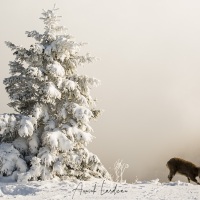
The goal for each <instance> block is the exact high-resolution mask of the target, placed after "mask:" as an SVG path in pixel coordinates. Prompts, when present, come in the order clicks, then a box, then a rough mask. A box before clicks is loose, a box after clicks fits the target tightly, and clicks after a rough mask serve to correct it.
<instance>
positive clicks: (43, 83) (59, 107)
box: [0, 8, 111, 181]
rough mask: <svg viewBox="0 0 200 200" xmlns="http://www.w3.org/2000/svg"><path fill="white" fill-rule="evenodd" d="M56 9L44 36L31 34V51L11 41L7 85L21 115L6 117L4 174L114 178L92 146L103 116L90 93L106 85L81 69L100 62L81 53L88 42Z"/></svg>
mask: <svg viewBox="0 0 200 200" xmlns="http://www.w3.org/2000/svg"><path fill="white" fill-rule="evenodd" d="M56 10H57V9H55V8H53V9H52V10H47V11H44V12H43V13H42V15H43V16H42V18H41V20H42V21H43V22H44V25H45V28H44V29H45V31H44V33H39V32H37V31H30V32H29V31H27V32H26V34H27V36H28V37H32V38H34V39H35V43H34V44H32V45H31V46H30V48H28V49H26V48H24V47H22V46H17V45H15V44H13V43H11V42H6V44H7V46H8V47H9V48H10V49H11V50H12V51H13V55H14V56H15V60H14V61H12V62H10V63H9V66H10V74H11V76H10V77H8V78H5V79H4V84H5V86H6V91H7V92H8V94H9V97H10V99H11V102H10V103H9V106H10V107H12V108H14V110H15V111H16V112H18V113H20V114H3V115H0V163H1V165H0V173H1V174H2V175H4V176H9V175H11V174H12V173H13V172H15V173H16V171H17V173H18V181H28V180H47V179H52V178H55V177H56V176H57V178H60V179H80V180H88V179H90V178H92V177H96V178H105V179H111V177H110V174H109V173H108V172H107V170H106V169H105V168H104V166H103V165H102V163H101V162H100V160H99V159H98V157H97V156H96V155H94V154H92V153H91V152H89V151H88V150H87V148H86V146H87V144H88V143H90V142H91V141H92V139H93V138H94V136H93V135H92V131H93V130H92V128H91V127H90V125H89V123H90V121H91V120H92V119H96V118H97V117H98V115H99V113H100V111H99V110H97V109H96V105H95V102H96V101H95V100H93V98H92V97H91V95H90V90H91V88H92V87H96V86H98V85H99V83H100V81H98V80H97V79H95V78H90V77H88V76H85V75H79V74H78V73H77V68H78V67H79V66H80V65H83V64H85V63H90V62H92V61H93V60H94V58H93V57H91V56H90V55H89V54H86V55H80V48H81V47H82V46H83V45H84V44H83V43H77V42H76V41H75V40H74V39H73V38H72V37H71V36H70V35H69V34H68V33H67V31H66V28H64V27H63V26H60V25H59V18H60V17H59V16H57V15H56ZM3 142H4V143H3Z"/></svg>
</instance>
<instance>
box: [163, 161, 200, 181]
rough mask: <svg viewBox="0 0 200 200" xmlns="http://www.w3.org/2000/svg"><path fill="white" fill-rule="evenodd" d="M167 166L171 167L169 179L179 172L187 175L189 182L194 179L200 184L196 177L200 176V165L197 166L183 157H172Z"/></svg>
mask: <svg viewBox="0 0 200 200" xmlns="http://www.w3.org/2000/svg"><path fill="white" fill-rule="evenodd" d="M167 167H168V168H169V175H168V179H169V181H171V180H172V178H173V177H174V175H175V174H176V173H179V174H182V175H184V176H186V177H187V179H188V182H190V180H192V181H194V182H195V183H197V184H200V183H199V182H198V181H197V179H196V177H197V176H199V178H200V167H197V166H196V165H195V164H193V163H191V162H189V161H186V160H183V159H181V158H171V159H170V160H169V161H168V162H167Z"/></svg>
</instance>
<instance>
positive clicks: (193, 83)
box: [0, 0, 200, 182]
mask: <svg viewBox="0 0 200 200" xmlns="http://www.w3.org/2000/svg"><path fill="white" fill-rule="evenodd" d="M54 3H56V5H57V7H58V8H60V9H59V11H58V15H61V16H62V19H61V24H62V25H64V26H66V27H67V28H68V31H69V33H70V34H72V35H73V36H74V37H75V38H76V40H77V41H80V42H81V41H82V42H88V45H87V46H85V47H84V48H83V52H90V53H91V54H92V55H94V56H97V57H98V58H100V60H99V61H96V62H94V63H93V64H89V65H85V66H84V67H80V68H79V69H80V70H79V72H80V73H84V74H86V75H88V76H94V77H96V78H98V79H100V80H101V82H102V84H101V86H100V87H98V88H95V89H93V91H92V96H93V97H96V98H97V99H98V104H97V106H98V108H100V109H104V110H105V112H104V113H103V115H102V116H101V117H100V118H99V120H98V121H97V122H92V127H93V129H94V133H93V134H94V136H95V137H96V139H94V140H93V142H92V143H91V144H89V145H88V148H89V150H90V151H92V152H93V153H95V154H97V155H98V156H99V158H100V160H101V161H102V163H103V164H104V165H105V167H106V168H107V169H108V170H109V172H111V173H112V174H113V166H114V163H115V162H116V161H117V160H118V159H122V160H123V162H124V163H128V164H129V166H130V167H129V169H128V170H126V172H125V174H124V179H126V180H127V181H128V182H134V181H135V179H136V177H137V178H138V179H139V180H151V179H155V178H159V179H160V180H161V181H167V175H168V169H167V168H166V162H167V161H168V160H169V159H170V158H171V157H175V156H178V157H181V158H184V159H186V160H190V161H192V162H194V163H195V164H197V165H200V145H199V144H200V12H199V10H200V2H199V1H197V0H193V1H187V0H167V1H160V0H151V1H149V0H123V1H122V0H118V1H116V0H109V1H107V0H101V1H99V0H96V1H94V0H84V1H78V0H54V1H53V0H43V1H34V0H20V1H13V0H2V1H1V7H0V10H1V12H0V24H1V26H0V55H1V59H0V68H1V70H0V92H1V98H0V113H12V112H14V111H13V110H12V109H11V108H9V107H8V106H7V103H8V102H9V98H8V94H7V93H6V91H5V87H4V85H3V79H4V78H6V77H8V76H9V67H8V63H9V61H12V60H13V59H14V57H13V55H12V52H11V51H10V49H8V48H7V47H6V45H5V43H4V41H11V42H13V43H15V44H18V45H23V46H25V47H29V46H30V44H31V43H33V42H34V40H32V39H30V38H27V37H26V35H25V31H31V30H37V31H39V32H43V24H42V21H41V20H39V19H38V18H39V17H41V12H42V9H51V8H53V5H54ZM178 179H179V180H184V181H187V179H186V178H184V177H183V178H182V177H180V176H176V177H175V178H174V179H173V180H178Z"/></svg>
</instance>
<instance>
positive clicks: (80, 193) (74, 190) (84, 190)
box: [0, 180, 200, 200]
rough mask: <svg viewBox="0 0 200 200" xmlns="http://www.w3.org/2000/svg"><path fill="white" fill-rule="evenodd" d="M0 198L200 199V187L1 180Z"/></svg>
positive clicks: (156, 183) (101, 181)
mask: <svg viewBox="0 0 200 200" xmlns="http://www.w3.org/2000/svg"><path fill="white" fill-rule="evenodd" d="M0 188H1V190H0V199H2V200H3V199H17V200H18V199H19V200H20V199H24V200H25V199H26V200H31V199H37V200H45V199H49V200H50V199H52V200H56V199H59V200H60V199H78V200H80V199H115V200H116V199H119V200H122V199H128V200H136V199H137V200H171V199H174V200H188V199H190V200H198V199H200V186H199V185H193V184H189V183H183V182H180V181H178V182H171V183H160V182H159V180H153V181H145V182H139V181H138V182H136V183H134V184H119V183H114V182H109V181H103V180H94V181H90V182H83V181H81V182H77V183H72V182H68V181H61V182H60V181H42V182H38V181H37V182H34V181H33V182H29V183H28V184H21V183H20V184H19V183H14V182H9V183H5V182H4V183H3V182H0Z"/></svg>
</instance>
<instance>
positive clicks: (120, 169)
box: [114, 160, 129, 183]
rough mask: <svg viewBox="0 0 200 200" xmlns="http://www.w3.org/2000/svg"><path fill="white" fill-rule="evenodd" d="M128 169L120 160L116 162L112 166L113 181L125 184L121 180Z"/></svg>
mask: <svg viewBox="0 0 200 200" xmlns="http://www.w3.org/2000/svg"><path fill="white" fill-rule="evenodd" d="M127 168H129V165H128V164H125V163H122V160H117V161H116V162H115V164H114V172H115V181H116V182H120V183H123V182H126V181H125V180H123V179H122V177H123V174H124V171H125V170H126V169H127Z"/></svg>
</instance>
